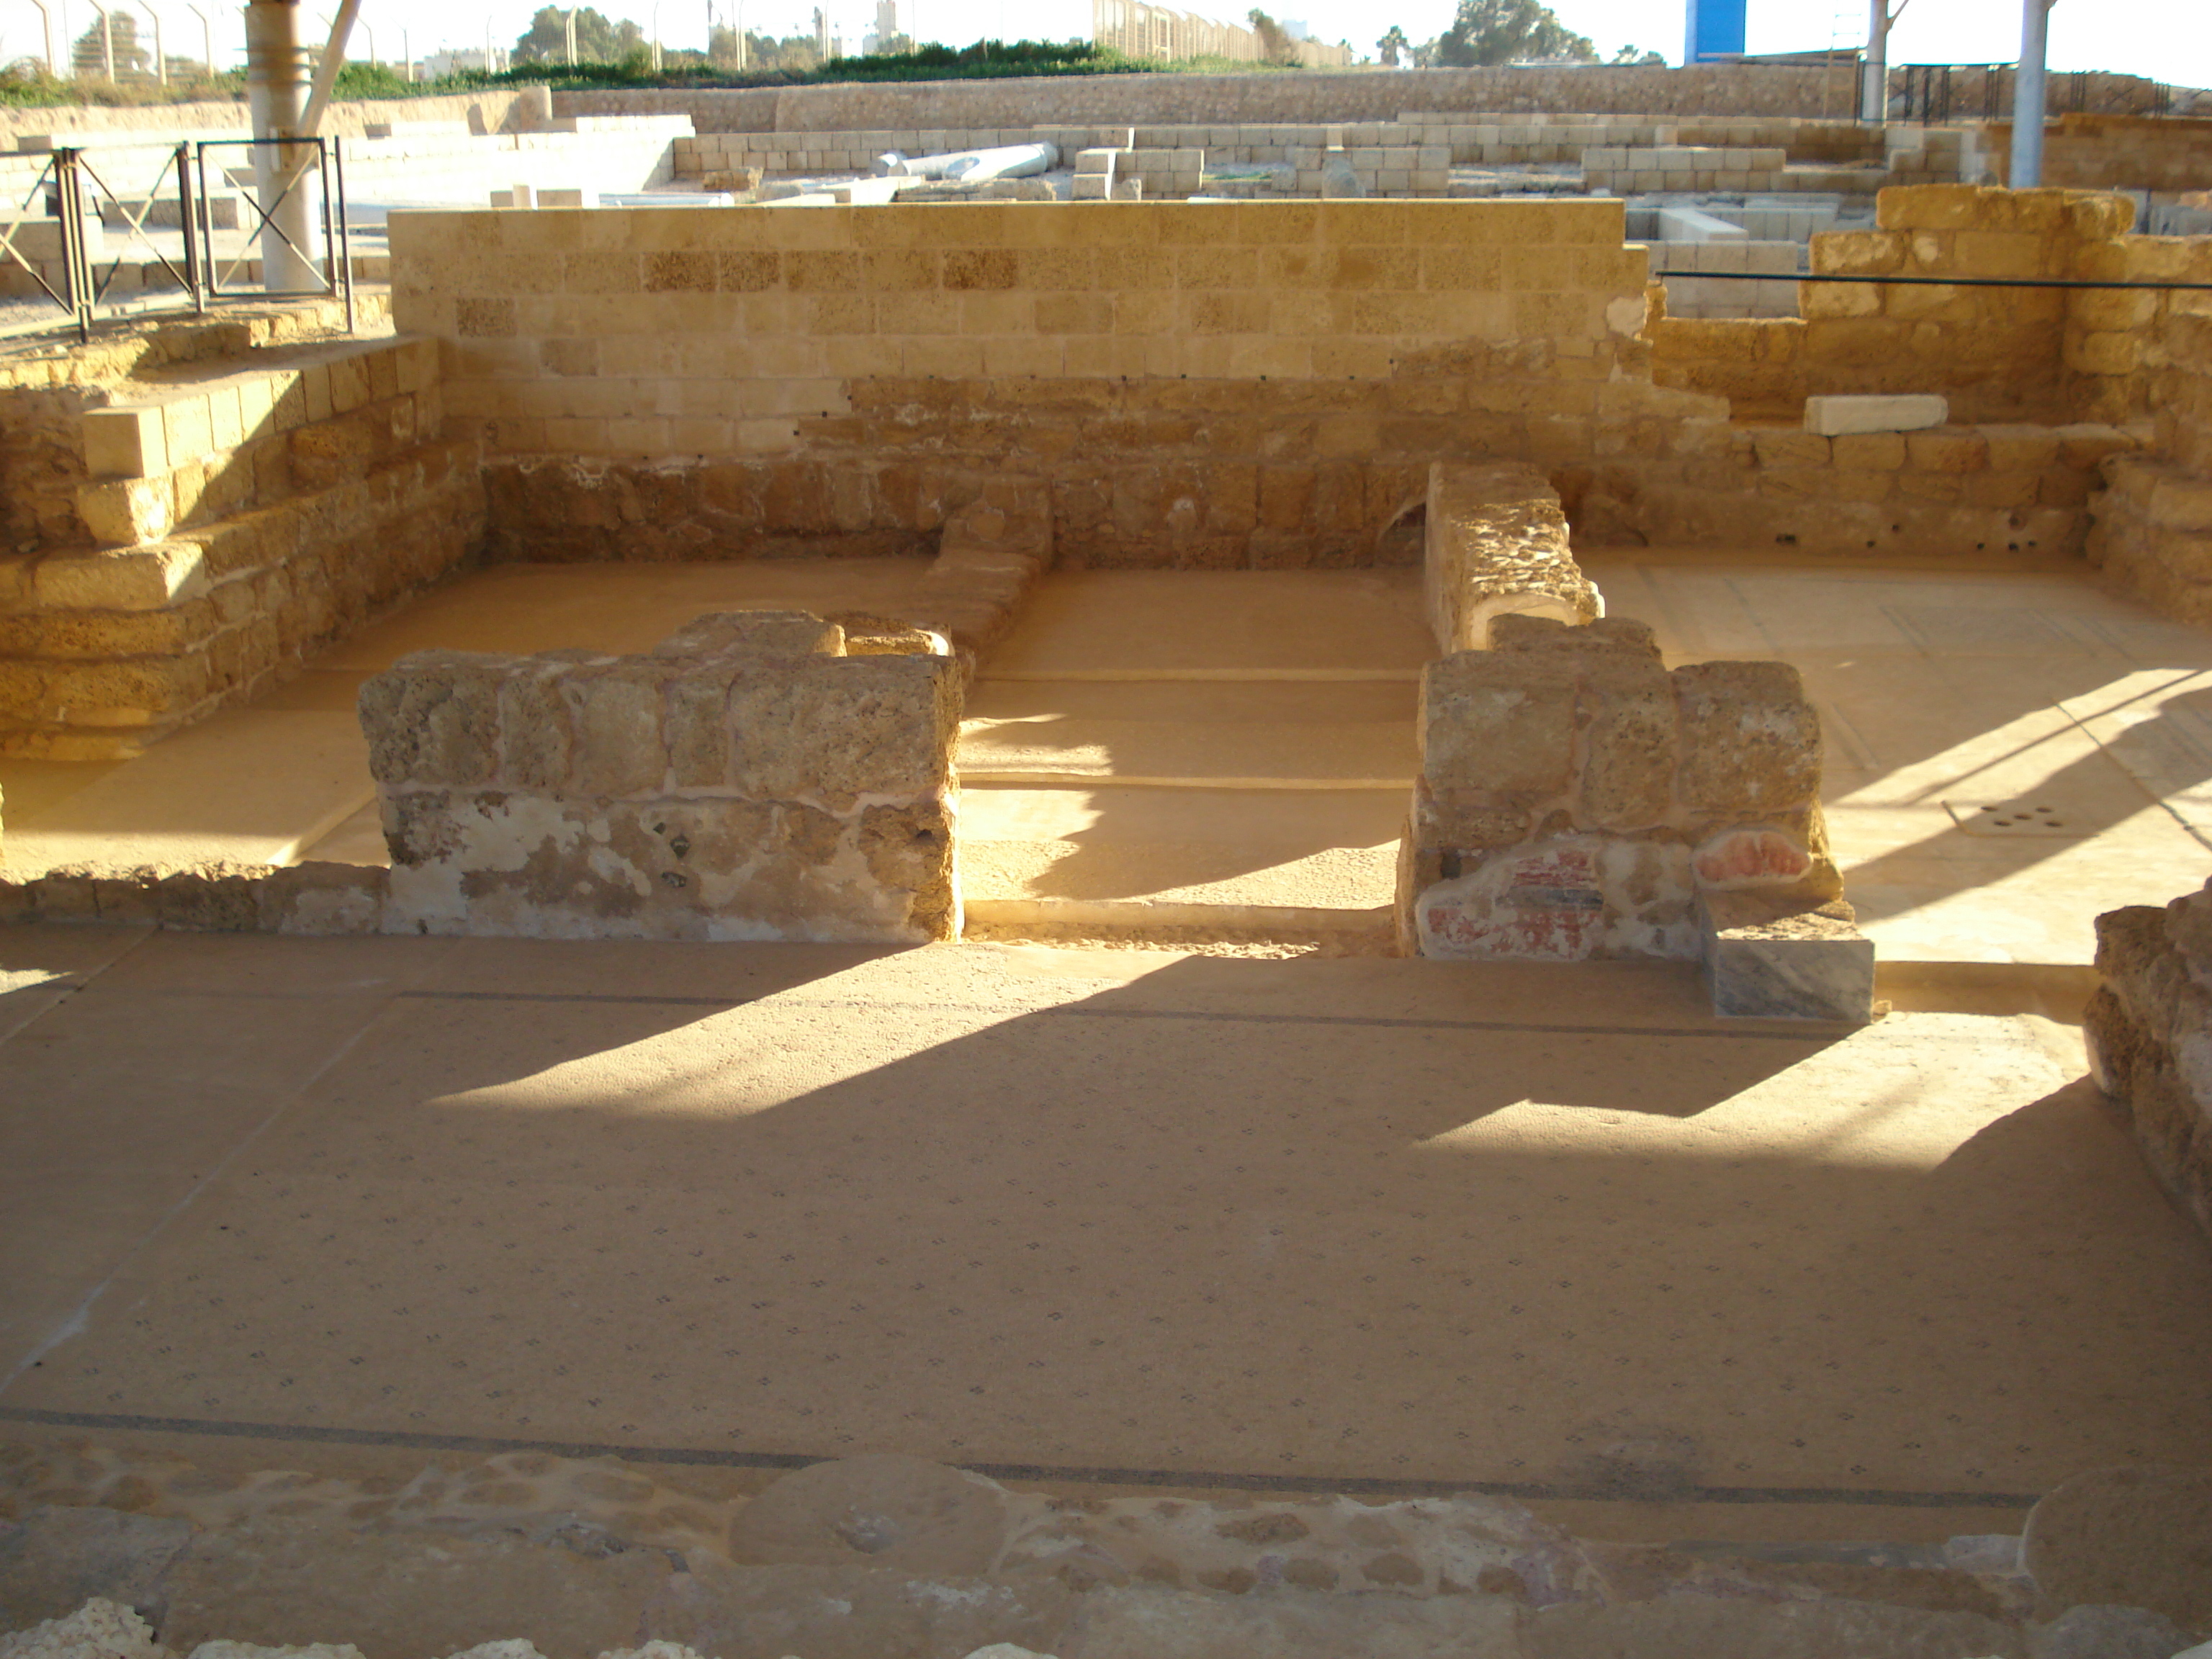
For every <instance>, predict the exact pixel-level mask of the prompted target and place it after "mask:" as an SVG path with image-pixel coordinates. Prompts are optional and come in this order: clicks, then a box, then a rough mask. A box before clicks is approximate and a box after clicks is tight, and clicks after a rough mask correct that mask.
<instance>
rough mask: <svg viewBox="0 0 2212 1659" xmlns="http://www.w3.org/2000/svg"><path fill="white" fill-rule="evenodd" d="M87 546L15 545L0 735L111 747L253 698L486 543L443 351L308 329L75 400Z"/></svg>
mask: <svg viewBox="0 0 2212 1659" xmlns="http://www.w3.org/2000/svg"><path fill="white" fill-rule="evenodd" d="M443 422H444V415H443V410H442V406H441V392H440V388H439V385H438V376H437V348H436V346H435V343H431V342H428V341H423V340H403V341H389V342H380V343H374V344H368V345H362V344H358V343H347V344H343V345H338V346H331V347H318V348H312V349H304V350H297V351H295V352H292V353H289V354H288V355H287V356H285V357H284V358H283V360H282V361H281V362H279V363H278V364H276V366H274V367H270V368H257V369H254V370H251V371H248V372H246V373H242V374H224V375H221V376H217V377H213V378H205V377H203V378H199V379H196V380H189V381H185V382H180V383H179V385H178V388H177V389H176V390H175V391H173V392H168V393H167V394H165V395H162V396H161V397H159V398H144V399H142V400H140V401H136V402H128V403H114V404H108V405H106V406H105V407H95V408H90V409H85V410H82V411H81V412H79V413H78V415H77V416H76V424H77V427H78V446H77V453H79V454H81V455H82V459H83V465H84V466H85V469H86V471H87V472H88V475H89V476H88V478H87V479H86V481H85V482H84V483H82V484H80V485H79V486H77V489H76V522H77V523H79V524H81V525H82V526H83V527H84V529H83V532H81V533H85V534H88V536H89V538H90V539H92V540H93V541H94V543H95V545H94V546H93V547H90V548H87V547H84V546H82V545H75V546H72V545H70V544H68V543H67V542H66V541H64V543H62V544H59V545H49V546H47V547H46V548H45V549H44V550H40V551H38V552H36V553H34V554H33V555H30V556H25V557H22V558H21V559H19V560H16V561H14V562H11V564H10V567H9V568H8V569H7V570H6V571H5V573H4V574H5V576H6V578H7V586H6V587H5V589H4V590H0V752H8V753H14V754H22V755H33V756H42V757H49V758H54V759H105V758H111V757H121V756H127V755H130V754H132V753H135V752H137V750H139V749H141V748H142V747H143V745H144V744H147V743H149V742H150V741H152V740H154V739H155V738H159V737H161V735H163V734H164V733H166V732H169V731H171V730H173V729H174V728H175V727H176V726H179V724H182V723H184V722H185V721H187V720H193V719H197V718H198V717H199V716H201V715H203V714H206V713H208V712H209V711H210V710H211V709H213V708H216V707H217V706H219V705H221V704H222V703H223V702H229V701H233V700H235V699H237V698H240V697H242V696H246V695H248V694H250V693H251V692H252V690H254V689H255V688H256V687H258V686H259V685H262V684H265V683H266V682H267V681H268V680H269V679H270V677H272V676H274V675H278V674H281V673H283V672H284V671H287V670H289V669H290V668H292V667H294V666H295V665H297V664H298V663H299V662H300V661H301V660H302V659H304V657H305V656H306V655H307V653H310V652H311V651H312V650H313V649H314V648H315V647H318V646H319V645H321V644H324V643H326V642H328V641H331V640H333V639H335V638H337V637H339V636H341V635H343V634H345V633H346V632H349V631H350V630H351V629H353V628H355V627H357V626H358V625H359V624H360V623H362V622H363V621H364V620H366V618H367V617H368V615H370V614H371V613H372V612H373V611H374V609H375V608H376V607H378V606H379V605H383V604H386V603H388V602H389V601H390V600H391V599H394V598H397V597H398V595H399V594H400V593H402V592H405V591H407V590H408V589H410V588H412V587H416V586H421V585H422V584H424V583H426V582H428V581H430V580H435V578H436V577H437V576H439V575H441V574H443V573H444V572H445V571H447V570H448V569H450V568H453V566H454V565H455V564H457V563H459V562H461V561H462V560H464V559H465V558H467V557H469V556H471V554H472V553H473V552H474V550H476V548H477V545H478V544H479V543H480V541H481V538H482V533H483V487H482V483H481V478H480V476H479V461H478V455H477V449H476V447H475V446H474V445H473V444H471V443H467V442H462V441H453V440H450V439H448V438H447V437H446V436H445V435H444V434H443V431H442V427H443Z"/></svg>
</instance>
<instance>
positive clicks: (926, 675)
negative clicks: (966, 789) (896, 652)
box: [730, 656, 959, 807]
mask: <svg viewBox="0 0 2212 1659" xmlns="http://www.w3.org/2000/svg"><path fill="white" fill-rule="evenodd" d="M958 688H959V675H958V671H957V669H956V668H955V667H954V666H953V665H952V664H951V663H950V662H949V661H947V660H946V659H943V658H937V657H909V656H877V657H857V658H843V659H835V658H829V659H807V660H805V661H801V662H799V663H797V664H794V665H791V666H790V667H789V668H787V669H785V668H781V667H779V668H778V669H777V670H776V671H763V672H758V673H753V674H749V675H745V676H744V677H741V678H739V679H738V681H737V682H736V683H735V684H733V685H732V688H731V692H730V727H731V732H732V787H735V788H736V789H737V790H738V793H742V794H744V795H747V796H750V797H752V798H754V799H767V800H794V799H808V800H821V801H824V802H827V803H833V804H837V805H841V806H845V807H848V806H849V805H851V804H852V802H853V801H854V799H857V798H858V797H860V796H861V795H864V794H865V795H882V796H906V795H915V794H925V793H931V792H933V791H935V790H938V789H941V788H943V787H945V785H946V784H947V783H948V782H949V781H950V779H951V758H950V757H951V746H952V738H953V733H954V732H955V730H956V728H957V723H958V719H959V690H958Z"/></svg>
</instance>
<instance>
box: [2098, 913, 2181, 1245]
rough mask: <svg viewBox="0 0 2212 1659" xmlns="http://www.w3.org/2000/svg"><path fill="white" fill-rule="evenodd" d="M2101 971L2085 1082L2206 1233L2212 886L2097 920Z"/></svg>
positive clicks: (2153, 1170) (2154, 1173)
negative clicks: (2114, 1108) (2118, 1115)
mask: <svg viewBox="0 0 2212 1659" xmlns="http://www.w3.org/2000/svg"><path fill="white" fill-rule="evenodd" d="M2097 971H2098V972H2099V974H2100V975H2103V979H2104V983H2103V984H2101V985H2100V986H2099V987H2097V990H2096V992H2095V994H2093V995H2092V996H2091V997H2090V999H2089V1006H2088V1009H2087V1012H2086V1013H2085V1014H2084V1015H2083V1018H2082V1035H2083V1036H2085V1037H2086V1038H2087V1041H2088V1046H2089V1073H2090V1075H2091V1077H2093V1079H2095V1080H2096V1084H2097V1086H2098V1087H2099V1088H2100V1089H2102V1090H2103V1091H2105V1094H2106V1097H2108V1098H2110V1099H2111V1100H2112V1101H2113V1102H2114V1103H2116V1104H2117V1105H2118V1106H2119V1107H2120V1108H2121V1109H2122V1110H2124V1112H2125V1113H2126V1114H2127V1116H2128V1121H2129V1122H2130V1124H2131V1125H2132V1126H2133V1127H2134V1129H2135V1135H2136V1146H2139V1147H2141V1148H2142V1155H2143V1161H2144V1162H2145V1163H2146V1164H2149V1165H2150V1169H2151V1173H2152V1174H2153V1175H2154V1176H2157V1177H2158V1180H2159V1183H2160V1185H2161V1186H2163V1187H2164V1188H2166V1190H2167V1191H2168V1192H2170V1193H2172V1194H2173V1196H2174V1198H2175V1199H2176V1200H2178V1201H2179V1203H2180V1205H2181V1206H2182V1207H2183V1208H2184V1209H2185V1210H2187V1211H2188V1212H2190V1214H2191V1215H2192V1216H2194V1217H2195V1218H2197V1225H2199V1226H2200V1227H2202V1228H2203V1229H2204V1230H2205V1231H2206V1232H2208V1233H2212V883H2207V884H2206V885H2205V887H2204V889H2203V890H2202V891H2199V892H2195V893H2191V894H2189V895H2188V896H2185V897H2183V898H2178V899H2176V900H2174V901H2173V902H2172V903H2171V904H2169V905H2167V906H2166V907H2165V908H2163V909H2160V908H2157V907H2155V906H2153V905H2148V904H2131V905H2129V906H2128V907H2126V908H2124V909H2119V910H2112V911H2108V912H2106V914H2105V915H2101V916H2099V917H2098V918H2097Z"/></svg>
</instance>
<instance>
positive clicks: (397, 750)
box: [360, 651, 513, 788]
mask: <svg viewBox="0 0 2212 1659" xmlns="http://www.w3.org/2000/svg"><path fill="white" fill-rule="evenodd" d="M512 665H513V659H512V658H507V657H499V656H492V655H489V654H486V653H479V652H473V651H418V652H416V653H413V654H411V655H409V656H405V657H402V658H401V659H399V660H398V662H396V663H394V664H393V665H392V666H391V667H390V668H388V669H386V671H384V672H382V673H381V674H376V675H373V676H371V677H370V678H369V679H368V680H367V681H366V682H364V683H363V684H362V688H361V697H360V708H361V724H362V732H363V733H364V734H365V735H366V736H367V737H368V769H369V773H370V775H372V776H373V777H374V778H375V779H376V780H377V781H378V782H379V783H383V784H394V785H399V784H404V785H410V786H413V787H429V788H447V787H458V788H471V787H478V786H481V785H484V784H488V783H489V782H490V781H492V780H493V779H494V778H495V776H496V775H497V767H498V757H499V689H500V685H501V682H502V681H504V680H505V679H506V678H507V675H508V674H509V672H511V671H512Z"/></svg>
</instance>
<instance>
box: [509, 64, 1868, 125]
mask: <svg viewBox="0 0 2212 1659" xmlns="http://www.w3.org/2000/svg"><path fill="white" fill-rule="evenodd" d="M1851 82H1852V70H1851V68H1850V65H1848V64H1840V65H1838V66H1836V67H1834V68H1832V69H1799V68H1795V67H1782V66H1774V65H1764V64H1761V65H1743V64H1699V65H1697V66H1695V67H1693V68H1688V69H1611V68H1595V67H1592V68H1581V67H1542V68H1512V69H1469V70H1364V71H1362V72H1361V73H1359V74H1357V75H1344V74H1328V73H1315V74H1304V75H1300V74H1287V75H1101V76H1036V77H1029V78H1023V79H1016V80H993V81H923V82H843V83H841V84H838V85H834V86H820V87H784V88H775V89H773V90H769V89H755V90H731V91H720V90H683V91H675V90H667V91H642V92H629V91H611V92H565V91H564V92H556V93H555V94H553V108H554V112H555V113H556V115H603V114H606V115H611V114H637V113H645V112H653V113H681V114H685V115H689V116H690V118H691V119H692V122H693V124H694V125H696V127H697V128H698V129H699V131H702V132H806V131H816V132H861V131H870V130H873V129H878V128H885V127H890V128H900V127H1027V126H1030V125H1036V124H1038V123H1045V124H1049V125H1077V124H1082V125H1089V124H1090V123H1092V122H1097V121H1109V122H1112V121H1118V122H1121V123H1123V124H1125V125H1127V124H1132V123H1135V124H1143V125H1158V124H1161V123H1167V122H1176V123H1185V122H1237V121H1380V120H1389V119H1392V118H1395V117H1396V116H1397V114H1398V113H1399V112H1400V111H1401V110H1409V109H1413V110H1480V111H1485V112H1492V111H1494V112H1500V113H1504V112H1552V111H1559V110H1577V111H1587V112H1593V113H1601V114H1602V113H1620V114H1665V115H1704V116H1723V115H1797V116H1814V117H1819V116H1834V115H1837V114H1839V113H1842V112H1847V111H1848V110H1849V109H1850V107H1851V100H1852V96H1853V94H1852V91H1851Z"/></svg>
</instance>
